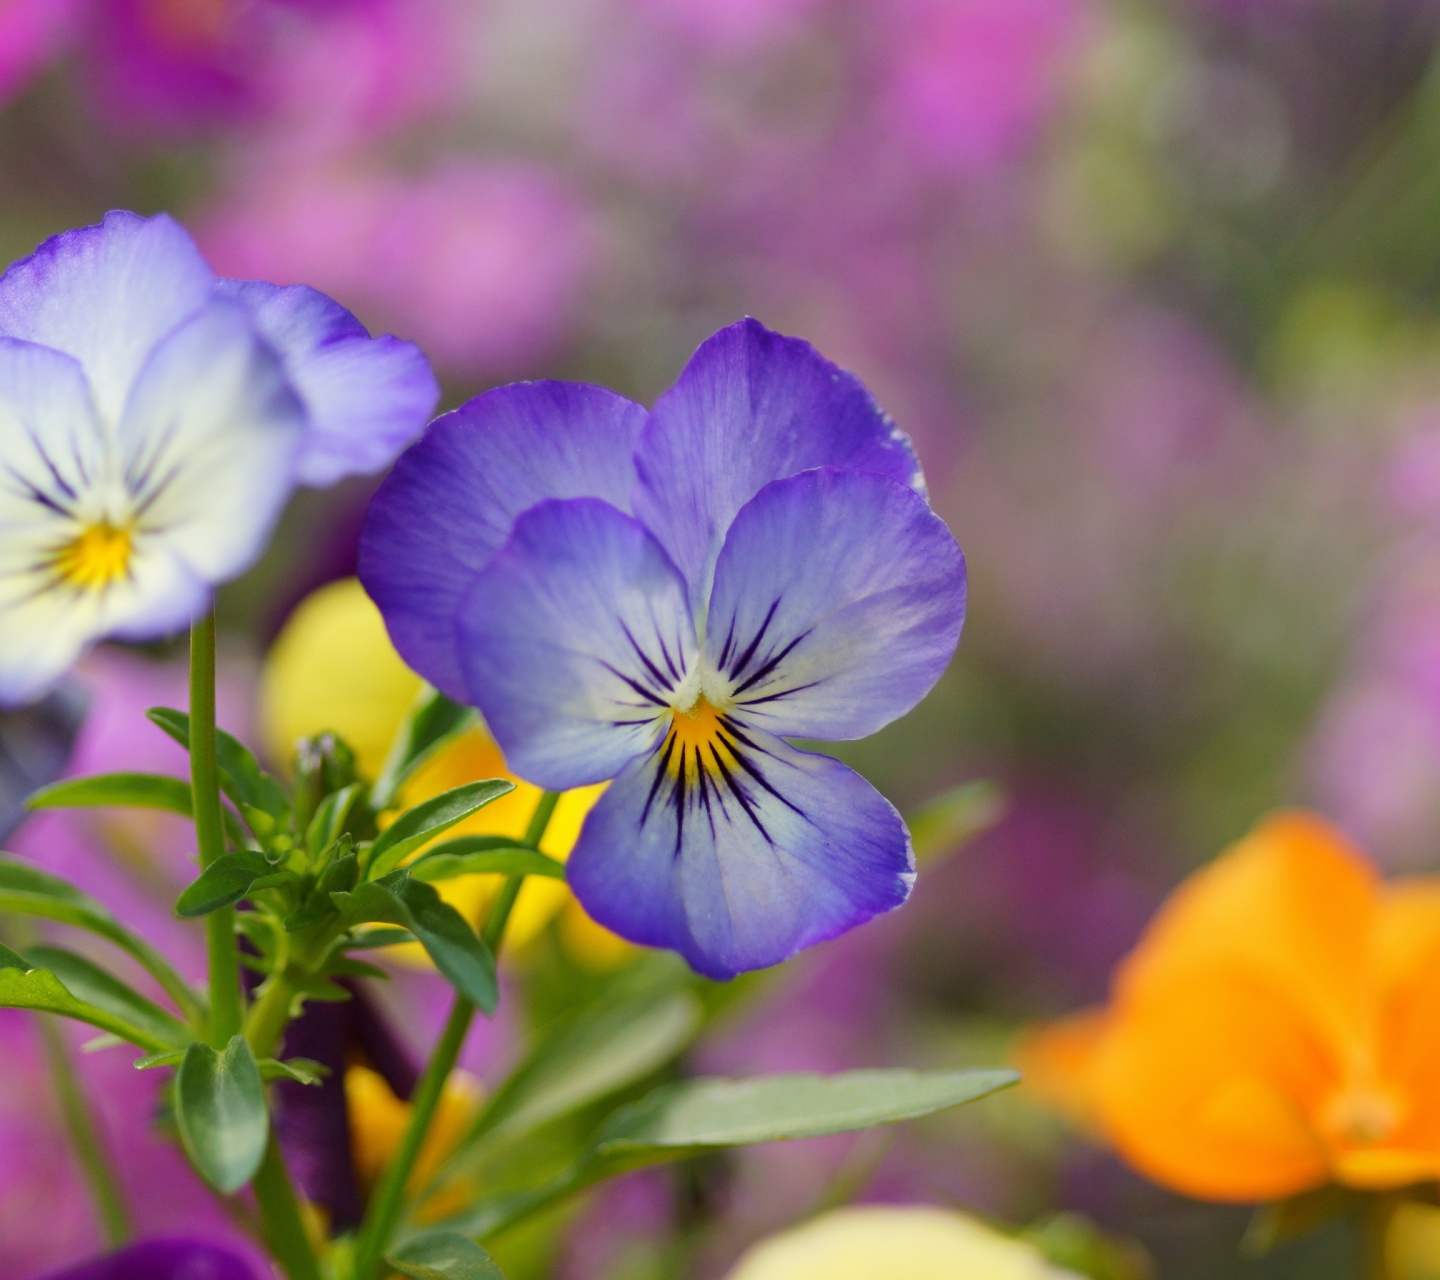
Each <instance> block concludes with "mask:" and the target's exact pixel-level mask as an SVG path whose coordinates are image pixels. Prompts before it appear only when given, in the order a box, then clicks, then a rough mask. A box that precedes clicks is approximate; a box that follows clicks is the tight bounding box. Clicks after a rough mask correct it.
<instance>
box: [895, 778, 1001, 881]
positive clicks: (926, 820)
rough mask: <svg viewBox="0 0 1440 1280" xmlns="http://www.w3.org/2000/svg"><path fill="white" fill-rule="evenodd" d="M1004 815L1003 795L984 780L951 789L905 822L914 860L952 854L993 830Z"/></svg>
mask: <svg viewBox="0 0 1440 1280" xmlns="http://www.w3.org/2000/svg"><path fill="white" fill-rule="evenodd" d="M1004 813H1005V793H1004V792H1003V791H1002V790H1001V789H1000V787H999V786H997V785H996V784H995V783H993V782H990V781H988V780H987V779H980V780H978V781H975V782H966V783H962V784H961V785H960V786H958V787H951V788H950V790H949V791H945V792H942V793H941V794H940V795H938V796H936V797H935V798H934V799H933V800H930V801H927V802H926V803H925V804H923V805H921V806H920V808H919V809H918V810H917V811H916V812H915V813H913V814H911V815H910V816H909V818H908V819H907V825H908V826H909V828H910V842H911V844H912V845H913V846H914V848H915V860H916V861H917V862H922V863H923V862H927V861H929V860H930V859H931V858H935V857H938V856H939V855H940V854H942V853H953V852H954V851H955V850H956V849H959V848H960V847H961V846H962V845H965V844H968V843H969V842H970V841H971V840H973V839H974V838H975V837H976V836H978V835H980V834H981V833H982V832H984V831H987V830H989V829H990V828H991V827H993V826H994V825H995V824H996V823H997V822H998V821H999V820H1000V819H1001V818H1002V817H1003V816H1004Z"/></svg>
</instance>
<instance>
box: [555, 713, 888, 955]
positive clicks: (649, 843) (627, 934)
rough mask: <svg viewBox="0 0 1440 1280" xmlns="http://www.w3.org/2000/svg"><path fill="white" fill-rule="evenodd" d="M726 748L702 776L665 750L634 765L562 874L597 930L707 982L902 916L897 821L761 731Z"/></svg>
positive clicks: (876, 800) (830, 766)
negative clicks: (882, 918) (665, 954)
mask: <svg viewBox="0 0 1440 1280" xmlns="http://www.w3.org/2000/svg"><path fill="white" fill-rule="evenodd" d="M731 741H732V743H733V745H734V748H735V749H734V750H733V752H732V750H731V749H730V748H728V747H726V746H724V745H721V746H720V747H718V749H717V751H718V754H716V753H707V756H706V758H705V759H704V760H703V761H702V762H701V765H700V767H699V768H696V767H695V763H694V760H693V757H692V758H690V759H687V760H686V761H685V763H684V765H681V766H678V767H677V765H678V762H677V759H676V755H675V753H673V752H669V753H667V752H666V751H665V750H664V749H661V750H657V751H655V752H653V753H651V754H648V755H646V756H644V757H642V758H641V759H639V760H636V761H633V762H632V763H631V764H630V765H628V766H627V767H626V768H625V770H624V772H623V773H621V774H620V776H619V777H618V778H617V779H616V780H615V781H614V782H613V783H612V784H611V785H610V787H609V789H608V790H607V791H606V792H605V794H604V795H603V796H601V797H600V800H599V802H598V803H597V804H596V806H595V808H594V809H592V810H591V812H590V816H589V817H588V818H587V819H586V820H585V826H584V829H583V830H582V831H581V833H580V840H579V843H578V844H576V846H575V851H574V853H572V854H571V855H570V862H569V866H568V870H567V876H568V878H569V881H570V885H571V888H573V889H574V891H575V893H576V896H578V897H579V899H580V902H581V904H582V905H583V906H584V907H585V910H586V911H588V912H589V913H590V915H591V916H593V917H594V918H595V919H596V920H597V921H599V922H600V923H601V924H603V925H604V926H605V927H606V928H607V929H610V930H612V931H613V932H615V933H618V934H619V935H620V936H621V937H623V938H628V939H630V940H631V941H632V942H639V943H643V944H645V945H648V946H656V947H668V948H671V949H673V950H675V951H678V952H680V953H681V955H683V956H684V957H685V958H686V960H688V961H689V962H690V964H691V966H692V967H693V968H695V969H696V970H697V971H698V972H700V973H703V974H706V975H707V976H709V977H712V978H729V977H733V976H734V975H735V974H737V973H741V972H743V971H745V970H748V969H760V968H764V967H766V966H768V965H773V964H778V963H780V961H782V960H784V959H786V958H787V957H789V956H791V955H794V954H795V952H797V951H799V950H801V949H802V948H804V947H808V946H811V945H812V944H814V943H816V942H821V941H824V940H825V939H826V938H833V937H835V936H836V935H837V934H840V933H843V932H845V930H847V929H850V928H852V927H854V926H855V925H857V924H861V923H862V922H864V921H866V920H868V919H870V918H871V917H872V916H875V915H878V914H880V913H881V912H884V911H889V910H891V909H892V908H894V907H897V906H899V905H900V904H901V903H902V902H904V901H905V898H906V896H907V895H908V894H909V892H910V886H911V884H912V883H913V881H914V858H913V856H912V855H911V851H910V838H909V835H908V834H907V832H906V830H905V825H904V823H903V822H901V820H900V815H899V814H898V813H896V812H895V809H894V807H893V806H892V805H891V804H890V803H889V801H887V800H886V799H885V798H884V797H883V796H882V795H881V794H880V793H879V792H878V791H876V790H875V788H874V787H872V786H871V785H870V784H869V783H868V782H866V781H865V779H864V778H862V777H860V775H859V774H857V773H855V772H853V771H852V770H850V769H848V768H846V767H845V766H844V765H842V764H840V763H839V762H838V761H836V760H832V759H830V758H829V757H828V756H821V755H812V754H810V753H809V752H804V751H799V750H797V749H796V748H794V747H791V746H789V745H788V744H787V743H785V742H782V741H781V740H780V739H779V738H776V737H773V736H771V735H770V734H767V733H763V732H761V731H758V730H753V729H752V730H743V729H742V730H739V733H738V734H737V735H736V737H735V738H733V739H731ZM717 760H719V761H721V762H723V763H722V764H721V765H719V766H717V763H716V761H717ZM681 779H683V780H684V781H683V783H682V782H681Z"/></svg>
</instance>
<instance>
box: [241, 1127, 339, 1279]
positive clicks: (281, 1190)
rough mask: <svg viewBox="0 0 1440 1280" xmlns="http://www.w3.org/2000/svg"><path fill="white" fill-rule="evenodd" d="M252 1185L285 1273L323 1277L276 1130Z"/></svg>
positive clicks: (296, 1276)
mask: <svg viewBox="0 0 1440 1280" xmlns="http://www.w3.org/2000/svg"><path fill="white" fill-rule="evenodd" d="M251 1188H252V1190H253V1191H254V1192H255V1201H256V1203H257V1204H258V1205H259V1206H260V1215H261V1218H262V1219H263V1221H264V1230H265V1243H266V1245H267V1246H268V1247H269V1249H270V1252H271V1253H272V1254H274V1255H275V1259H276V1261H277V1262H279V1264H280V1266H281V1268H282V1269H283V1270H284V1272H285V1274H286V1275H287V1276H288V1277H289V1278H290V1280H322V1277H321V1274H320V1263H319V1262H318V1261H317V1260H316V1257H315V1250H314V1248H313V1247H312V1246H311V1243H310V1233H309V1232H308V1231H306V1229H305V1218H304V1216H303V1215H302V1213H301V1211H300V1200H299V1198H298V1197H297V1196H296V1194H295V1187H294V1184H293V1183H292V1182H291V1181H290V1173H289V1171H288V1170H287V1169H286V1168H285V1157H284V1156H283V1155H281V1153H280V1144H279V1143H278V1142H277V1141H276V1140H275V1135H274V1133H273V1132H272V1133H271V1135H270V1141H269V1143H268V1144H267V1145H266V1147H265V1158H264V1159H263V1160H262V1161H261V1162H260V1168H259V1169H258V1170H257V1171H256V1173H255V1179H254V1181H253V1182H252V1183H251Z"/></svg>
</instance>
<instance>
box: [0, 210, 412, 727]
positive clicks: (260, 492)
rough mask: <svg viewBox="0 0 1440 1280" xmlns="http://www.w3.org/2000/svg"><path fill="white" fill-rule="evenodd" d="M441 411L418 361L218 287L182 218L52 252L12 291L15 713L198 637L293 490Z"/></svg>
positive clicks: (4, 295)
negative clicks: (74, 674)
mask: <svg viewBox="0 0 1440 1280" xmlns="http://www.w3.org/2000/svg"><path fill="white" fill-rule="evenodd" d="M437 399H438V392H437V389H436V386H435V380H434V376H433V375H432V373H431V372H430V368H429V366H428V364H426V362H425V358H424V357H423V356H422V355H421V354H420V352H419V351H418V350H417V349H416V348H415V347H413V346H411V345H410V344H409V343H404V342H399V341H397V340H396V339H394V338H376V339H372V338H371V337H370V335H369V334H368V333H366V331H365V329H364V328H363V327H362V326H361V325H360V323H359V322H358V321H357V320H356V319H355V318H354V317H353V316H352V315H351V314H350V313H349V312H348V311H346V310H344V308H342V307H340V306H339V305H338V304H336V303H334V302H332V301H330V299H329V298H326V297H324V296H323V295H322V294H318V293H316V292H315V291H314V290H312V289H308V288H304V287H302V286H293V287H290V288H278V287H276V286H274V285H269V284H261V283H258V282H250V281H246V282H238V281H233V280H221V279H219V278H217V277H216V276H215V274H214V273H213V272H212V271H211V270H210V268H209V267H208V266H207V265H206V263H205V260H204V259H203V258H202V257H201V256H200V252H199V250H198V249H197V248H196V247H195V244H194V242H193V241H192V240H191V239H190V237H189V236H188V235H187V234H186V233H185V231H184V230H183V229H182V228H181V227H180V226H179V225H178V224H177V223H175V222H174V221H172V220H171V219H170V218H168V217H165V216H163V215H162V216H160V217H156V218H148V219H147V218H140V217H137V216H136V215H135V214H132V213H111V214H107V215H106V217H105V220H104V221H103V222H102V223H100V224H98V225H97V226H92V227H84V228H81V229H80V230H77V231H69V232H66V233H65V234H64V235H60V236H56V237H54V238H53V239H50V240H47V241H46V242H45V243H44V244H42V245H41V246H40V247H39V248H38V249H37V250H36V251H35V253H33V254H32V255H31V256H30V257H28V258H25V259H23V260H22V261H20V262H17V263H15V265H14V266H12V267H11V268H10V269H9V270H8V271H7V272H5V274H4V275H3V276H0V703H7V702H9V703H14V702H23V701H27V700H29V699H31V698H33V697H35V696H36V695H38V694H39V693H41V692H43V691H44V690H45V689H46V688H48V687H49V686H51V685H52V684H54V682H55V681H56V680H57V679H58V678H59V677H60V676H61V675H62V674H63V673H64V672H65V671H66V669H68V668H69V667H70V665H71V664H72V663H73V662H74V661H75V659H76V658H77V657H78V656H79V655H80V653H81V652H83V650H84V649H85V648H86V647H87V646H88V645H89V644H91V643H92V642H93V641H95V640H98V639H100V638H102V637H104V636H118V637H121V638H127V639H145V638H152V637H155V636H159V635H163V634H165V633H166V632H169V631H171V630H174V629H176V628H177V627H180V626H183V625H185V624H186V623H188V622H189V621H190V620H191V619H192V618H194V616H195V615H196V614H197V613H198V612H199V611H200V610H201V609H202V608H204V606H205V603H206V601H207V600H208V599H209V596H210V592H211V590H212V589H213V588H214V587H215V586H216V585H217V584H218V583H221V582H224V581H226V580H227V579H229V578H232V577H234V576H236V575H237V574H239V573H240V572H242V571H243V570H244V569H246V568H247V567H248V566H249V565H250V564H251V563H252V562H253V561H254V560H255V558H256V557H257V556H258V555H259V553H260V551H261V549H262V547H263V546H264V543H265V539H266V537H267V535H268V533H269V530H270V528H271V526H272V524H273V523H274V520H275V518H276V516H277V515H278V514H279V511H280V508H281V507H282V506H283V504H284V502H285V499H286V498H287V497H288V496H289V494H290V492H291V490H292V489H293V488H294V487H295V485H297V484H310V485H323V484H331V483H333V482H334V481H335V480H337V479H339V478H340V477H342V476H345V475H349V474H355V473H358V472H366V471H374V470H376V469H378V468H379V467H382V466H384V465H385V464H386V463H388V462H389V461H390V459H391V458H392V457H393V456H394V454H395V453H396V452H397V451H398V450H399V449H400V448H402V447H403V446H404V445H405V444H406V443H408V442H409V441H410V440H412V439H413V438H414V437H415V436H416V435H417V434H419V432H420V430H421V428H422V427H423V425H424V422H425V419H426V418H427V417H428V416H429V414H430V413H431V411H432V410H433V409H434V407H435V402H436V400H437Z"/></svg>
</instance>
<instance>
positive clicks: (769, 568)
mask: <svg viewBox="0 0 1440 1280" xmlns="http://www.w3.org/2000/svg"><path fill="white" fill-rule="evenodd" d="M964 617H965V559H964V557H963V556H962V555H961V554H960V548H959V547H958V546H957V545H956V543H955V539H954V538H953V537H952V536H951V534H950V530H949V529H947V528H946V527H945V522H944V521H943V520H941V519H940V518H939V517H938V516H937V515H935V514H934V513H933V512H932V511H931V510H930V508H929V507H928V506H926V504H925V500H924V499H923V498H922V497H920V496H919V494H917V493H916V492H915V491H914V490H913V489H907V488H906V487H905V486H904V485H900V484H896V483H895V482H894V481H893V480H887V479H885V478H884V477H883V476H877V475H873V474H868V473H865V472H859V471H835V470H831V469H829V468H822V469H820V470H818V471H806V472H804V473H802V474H800V475H798V476H792V477H791V478H790V479H788V480H777V481H775V482H774V483H773V484H769V485H766V486H765V488H763V489H762V490H760V492H759V493H758V494H756V495H755V497H754V498H752V499H751V500H750V501H749V502H748V503H746V504H745V506H743V507H742V508H741V509H740V513H739V515H737V516H736V517H735V522H734V523H733V524H732V525H731V526H730V532H729V535H728V536H727V537H726V539H725V546H724V549H723V550H722V551H721V552H720V558H719V559H718V560H717V561H716V564H715V586H714V591H713V594H712V595H711V598H710V613H709V622H708V624H707V631H706V639H705V655H706V658H707V659H708V661H709V662H710V663H711V664H713V665H714V667H715V668H716V669H717V670H719V671H721V672H722V673H723V675H724V676H725V678H726V680H727V682H728V686H729V688H730V690H731V697H732V698H733V699H734V700H735V705H736V707H737V710H738V711H739V712H740V713H742V714H743V715H744V716H745V717H746V718H747V719H748V720H750V721H751V722H752V723H755V724H758V725H761V726H763V727H764V728H766V729H768V730H769V731H770V732H771V733H776V734H780V735H782V736H786V737H800V738H820V739H832V740H833V739H837V738H863V737H865V736H867V735H868V734H872V733H874V732H875V731H876V730H877V729H880V728H882V727H883V726H885V725H887V724H889V723H890V721H892V720H894V719H896V718H897V717H899V716H902V715H904V714H905V713H906V712H907V711H909V710H910V708H911V707H913V706H914V705H915V704H916V703H917V702H919V701H920V699H921V698H923V697H924V696H925V694H926V693H928V692H929V690H930V687H931V686H932V685H933V684H934V683H935V681H936V680H938V679H939V678H940V674H941V673H942V672H943V671H944V670H945V667H946V664H947V663H949V661H950V656H951V654H953V653H954V651H955V645H956V642H957V641H958V640H959V638H960V625H961V623H962V621H963V620H964Z"/></svg>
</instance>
